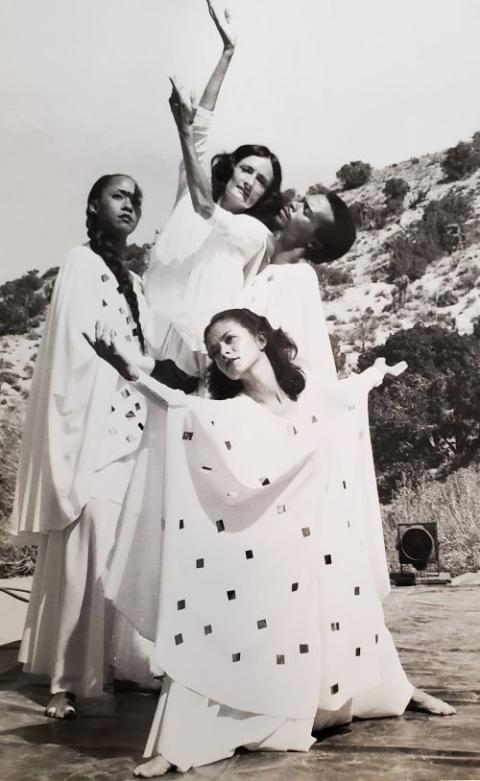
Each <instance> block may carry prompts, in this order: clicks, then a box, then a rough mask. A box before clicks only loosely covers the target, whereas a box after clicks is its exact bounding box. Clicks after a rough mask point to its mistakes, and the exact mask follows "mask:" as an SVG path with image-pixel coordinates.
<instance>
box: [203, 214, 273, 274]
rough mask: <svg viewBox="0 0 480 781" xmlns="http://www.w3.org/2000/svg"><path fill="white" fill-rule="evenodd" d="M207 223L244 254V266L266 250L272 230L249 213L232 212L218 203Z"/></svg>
mask: <svg viewBox="0 0 480 781" xmlns="http://www.w3.org/2000/svg"><path fill="white" fill-rule="evenodd" d="M207 223H208V225H210V227H211V228H212V230H213V231H214V232H215V233H218V235H220V236H222V237H223V238H224V239H225V241H226V242H227V243H228V244H230V245H231V246H233V247H235V248H236V249H237V250H238V251H239V252H240V253H241V254H242V256H243V265H244V266H246V265H247V263H249V262H250V260H251V259H252V258H253V257H254V256H256V255H258V254H259V253H260V252H262V253H264V252H266V249H267V239H268V236H269V235H270V231H269V230H268V228H267V227H266V226H265V225H264V224H263V223H262V222H260V220H257V219H255V217H251V216H250V215H249V214H232V212H229V211H227V210H226V209H222V207H221V206H219V205H218V204H216V205H215V209H214V212H213V214H212V216H211V217H210V218H209V219H208V220H207Z"/></svg>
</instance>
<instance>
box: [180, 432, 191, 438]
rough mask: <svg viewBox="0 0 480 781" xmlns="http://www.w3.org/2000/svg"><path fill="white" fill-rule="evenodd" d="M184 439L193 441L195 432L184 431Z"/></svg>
mask: <svg viewBox="0 0 480 781" xmlns="http://www.w3.org/2000/svg"><path fill="white" fill-rule="evenodd" d="M182 439H193V431H184V432H183V435H182Z"/></svg>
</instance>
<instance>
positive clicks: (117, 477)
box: [12, 175, 153, 718]
mask: <svg viewBox="0 0 480 781" xmlns="http://www.w3.org/2000/svg"><path fill="white" fill-rule="evenodd" d="M140 214H141V191H140V189H139V187H138V185H137V184H136V182H135V181H134V180H133V179H131V178H130V177H128V176H123V175H114V176H105V177H102V178H101V179H100V180H98V182H97V183H96V184H95V185H94V187H93V188H92V190H91V192H90V195H89V198H88V206H87V229H88V235H89V239H90V241H89V243H88V244H85V245H83V246H79V247H76V248H75V249H73V250H72V251H71V252H70V253H69V255H68V256H67V259H66V261H65V263H64V265H63V266H62V268H61V269H60V272H59V274H58V278H57V281H56V284H55V289H54V292H53V298H52V302H51V305H50V308H49V312H48V315H47V320H46V324H45V332H44V335H43V338H42V342H41V346H40V350H39V355H38V358H37V362H36V367H35V372H34V377H33V381H32V388H31V393H30V399H29V406H28V411H27V418H26V422H25V428H24V435H23V441H22V451H21V458H20V466H19V474H18V480H17V487H16V496H15V506H14V511H13V516H12V521H13V525H14V531H15V532H16V533H17V535H18V541H19V543H20V544H23V543H27V542H28V543H30V544H31V543H35V544H37V545H38V546H39V550H38V559H37V564H36V570H35V576H34V581H33V589H32V597H31V601H30V605H29V609H28V614H27V619H26V626H25V631H24V635H23V640H22V645H21V649H20V657H19V658H20V661H22V662H24V664H25V669H26V670H27V671H29V672H33V673H41V674H46V675H48V676H49V677H50V678H51V693H52V698H51V700H50V702H49V704H48V705H47V708H46V714H47V715H50V716H54V717H57V718H65V717H66V718H72V717H74V716H75V696H76V695H79V696H96V695H98V694H100V693H101V692H102V686H103V681H104V673H105V667H106V664H107V661H108V638H109V636H110V634H111V629H112V627H111V621H112V608H111V606H109V605H107V604H106V601H105V596H104V589H103V579H104V576H105V573H106V570H107V560H108V556H109V554H110V551H111V549H112V546H113V542H114V539H115V530H116V524H117V520H118V515H119V512H120V507H121V503H122V500H123V497H124V493H125V490H126V488H127V485H128V482H129V479H130V475H131V470H132V467H133V463H134V456H135V452H136V450H137V448H138V445H139V442H140V439H141V435H142V430H143V426H144V422H145V414H146V410H145V402H144V398H143V396H142V394H140V393H138V392H137V391H135V390H134V389H133V388H131V387H130V386H129V385H128V383H126V382H125V381H124V380H121V379H119V377H118V375H117V373H116V372H114V371H113V370H112V369H111V367H109V366H107V365H106V364H105V363H104V362H103V361H100V360H98V358H97V357H96V356H95V355H94V354H92V350H91V348H90V347H89V346H88V344H87V343H86V341H85V339H84V337H83V335H82V332H83V331H89V330H90V331H91V328H92V323H93V322H94V321H95V320H96V319H97V318H98V317H108V319H109V321H110V322H111V323H112V326H113V327H114V328H115V329H116V331H117V332H118V334H119V335H121V336H122V337H123V338H124V340H126V343H127V344H128V340H130V344H131V345H132V348H133V346H135V352H136V353H138V355H141V350H143V349H144V346H145V337H144V329H145V320H146V316H147V315H146V312H147V310H146V305H145V302H144V298H143V295H142V290H141V285H140V281H139V279H138V278H137V277H135V275H133V274H131V273H130V272H129V271H127V269H126V268H125V267H124V266H123V265H122V254H123V251H124V249H125V245H126V239H127V237H128V236H129V235H130V234H131V233H132V231H133V230H134V229H135V227H136V225H137V223H138V220H139V218H140ZM140 348H141V350H140ZM139 360H140V359H139ZM152 363H153V362H152V359H150V358H147V356H145V365H144V368H145V369H147V370H151V364H152ZM146 667H147V661H146V659H145V668H146ZM144 674H145V677H146V678H147V677H148V670H147V669H145V670H144Z"/></svg>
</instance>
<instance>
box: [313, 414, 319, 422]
mask: <svg viewBox="0 0 480 781" xmlns="http://www.w3.org/2000/svg"><path fill="white" fill-rule="evenodd" d="M312 423H318V418H317V417H316V416H315V415H312Z"/></svg>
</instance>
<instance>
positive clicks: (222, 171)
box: [211, 144, 283, 230]
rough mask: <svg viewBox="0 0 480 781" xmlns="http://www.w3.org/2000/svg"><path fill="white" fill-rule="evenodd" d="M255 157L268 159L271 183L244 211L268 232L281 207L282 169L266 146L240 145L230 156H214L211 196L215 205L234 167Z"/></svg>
mask: <svg viewBox="0 0 480 781" xmlns="http://www.w3.org/2000/svg"><path fill="white" fill-rule="evenodd" d="M251 155H255V156H256V157H265V158H268V159H269V160H270V162H271V164H272V168H273V181H272V184H271V185H270V187H269V188H268V190H266V192H264V194H263V195H262V196H261V198H259V199H258V201H257V203H256V204H255V205H254V206H252V208H251V209H247V210H246V212H245V213H246V214H250V215H251V216H252V217H256V218H257V220H260V222H263V224H264V225H266V226H267V228H269V229H270V230H273V228H274V218H275V217H276V215H277V214H278V212H279V211H280V209H281V208H282V206H283V202H282V198H281V194H280V188H281V186H282V167H281V165H280V161H279V159H278V157H277V156H276V155H274V154H273V152H271V151H270V149H269V148H268V147H267V146H261V145H260V144H242V146H239V147H237V148H236V149H235V150H234V151H233V152H231V153H230V154H229V153H227V152H224V153H222V154H218V155H215V157H213V158H212V162H211V171H212V196H213V200H214V201H215V203H216V202H217V201H218V200H219V198H220V197H221V196H222V195H223V193H224V192H225V187H226V185H227V182H229V181H230V178H231V176H232V173H233V169H234V168H235V166H236V165H237V164H238V163H239V162H240V161H241V160H244V159H245V158H246V157H250V156H251Z"/></svg>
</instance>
